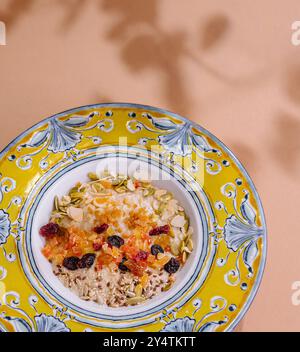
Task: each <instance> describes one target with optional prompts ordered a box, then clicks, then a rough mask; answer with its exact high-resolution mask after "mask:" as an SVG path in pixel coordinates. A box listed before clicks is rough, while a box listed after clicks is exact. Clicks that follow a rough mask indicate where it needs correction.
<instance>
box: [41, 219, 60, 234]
mask: <svg viewBox="0 0 300 352" xmlns="http://www.w3.org/2000/svg"><path fill="white" fill-rule="evenodd" d="M59 233H60V227H59V226H58V225H57V224H55V223H54V222H50V223H49V224H47V225H44V226H42V227H41V228H40V235H41V236H43V237H46V238H51V237H54V236H56V235H58V234H59Z"/></svg>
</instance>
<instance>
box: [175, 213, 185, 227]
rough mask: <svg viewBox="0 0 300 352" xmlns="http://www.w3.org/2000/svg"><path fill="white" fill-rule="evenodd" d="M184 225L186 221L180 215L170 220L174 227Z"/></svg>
mask: <svg viewBox="0 0 300 352" xmlns="http://www.w3.org/2000/svg"><path fill="white" fill-rule="evenodd" d="M185 223H186V220H185V218H184V216H182V215H176V216H174V218H173V219H172V220H171V225H172V226H174V227H183V226H184V224H185Z"/></svg>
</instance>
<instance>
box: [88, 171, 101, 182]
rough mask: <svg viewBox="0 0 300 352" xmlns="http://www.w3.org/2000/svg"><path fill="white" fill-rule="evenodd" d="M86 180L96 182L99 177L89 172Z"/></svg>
mask: <svg viewBox="0 0 300 352" xmlns="http://www.w3.org/2000/svg"><path fill="white" fill-rule="evenodd" d="M88 178H89V179H90V180H91V181H97V180H99V177H98V176H97V174H96V173H95V172H89V173H88Z"/></svg>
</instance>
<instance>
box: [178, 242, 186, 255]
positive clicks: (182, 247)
mask: <svg viewBox="0 0 300 352" xmlns="http://www.w3.org/2000/svg"><path fill="white" fill-rule="evenodd" d="M184 248H185V243H184V241H181V242H180V245H179V252H180V253H182V252H183V251H184Z"/></svg>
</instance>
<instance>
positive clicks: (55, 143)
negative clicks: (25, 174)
mask: <svg viewBox="0 0 300 352" xmlns="http://www.w3.org/2000/svg"><path fill="white" fill-rule="evenodd" d="M95 115H98V113H96V112H95V113H91V114H89V115H88V116H72V117H70V118H68V119H66V120H61V119H59V118H57V117H56V118H51V119H50V120H49V121H48V123H47V126H46V128H45V129H43V130H42V131H38V132H35V133H34V134H33V135H32V136H31V138H30V139H29V141H28V142H27V143H25V144H22V145H20V146H19V147H18V151H19V152H20V151H21V150H22V149H23V148H35V149H36V148H38V149H37V150H34V151H33V152H31V153H27V154H26V155H23V156H21V157H19V158H18V159H16V158H15V156H13V158H10V160H16V164H17V166H18V167H19V168H20V169H22V170H28V169H30V168H31V166H32V157H33V156H35V155H37V154H39V153H40V152H41V151H43V150H44V149H45V148H47V150H48V151H49V153H48V154H47V155H46V156H45V157H43V158H42V159H41V160H40V163H39V165H40V167H41V169H43V170H44V169H46V168H47V167H48V162H47V158H48V157H49V155H50V154H51V152H52V153H65V158H64V160H67V159H70V158H71V159H73V160H76V159H77V156H78V155H79V154H80V151H78V150H76V149H75V147H76V146H77V144H78V143H80V141H81V140H82V138H83V134H82V133H83V132H84V131H88V130H92V129H94V128H98V129H100V130H101V131H104V132H110V131H111V130H112V129H113V126H114V123H113V120H112V119H109V118H105V119H102V120H97V121H96V122H95V123H94V124H93V125H92V126H86V125H87V124H88V123H89V122H90V121H91V119H92V118H93V117H94V116H95ZM85 126H86V127H85ZM86 138H89V139H92V140H93V142H94V144H100V143H101V141H102V139H101V138H100V137H99V136H89V137H86Z"/></svg>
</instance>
